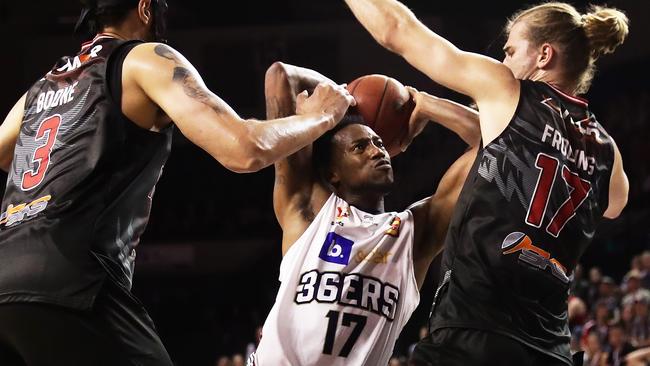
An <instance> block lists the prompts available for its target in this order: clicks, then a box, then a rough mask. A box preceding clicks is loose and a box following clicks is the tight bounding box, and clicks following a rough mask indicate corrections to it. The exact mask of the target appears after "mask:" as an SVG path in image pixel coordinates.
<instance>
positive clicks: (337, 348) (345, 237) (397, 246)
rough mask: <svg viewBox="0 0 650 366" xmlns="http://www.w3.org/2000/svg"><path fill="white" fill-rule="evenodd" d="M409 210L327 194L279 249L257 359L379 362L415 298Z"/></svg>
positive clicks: (262, 362) (267, 361) (290, 362)
mask: <svg viewBox="0 0 650 366" xmlns="http://www.w3.org/2000/svg"><path fill="white" fill-rule="evenodd" d="M412 238H413V220H412V216H411V214H410V212H409V211H405V212H402V213H399V214H397V213H385V214H380V215H371V214H367V213H365V212H363V211H359V210H357V209H355V208H354V207H350V206H348V205H347V203H346V202H345V201H343V200H341V199H340V198H338V197H336V196H334V195H332V196H331V197H330V199H329V200H328V202H327V203H326V204H325V206H324V207H323V209H322V210H321V212H320V213H319V214H318V216H317V217H316V219H315V220H314V221H313V223H312V224H311V225H310V227H309V228H308V229H307V231H306V232H305V233H304V234H303V235H302V236H301V238H300V239H298V240H297V241H296V243H295V244H294V245H293V246H292V247H291V249H290V250H289V251H288V252H287V254H286V255H285V257H284V259H283V261H282V265H281V269H280V281H281V286H280V290H279V292H278V295H277V298H276V303H275V305H274V307H273V309H272V310H271V312H270V314H269V316H268V318H267V320H266V322H265V324H264V329H263V333H262V341H261V343H260V346H259V348H258V351H257V352H256V357H257V362H256V364H257V365H261V366H267V365H380V364H385V363H387V362H388V358H389V357H390V355H391V354H392V351H393V346H394V343H395V340H396V339H397V337H398V335H399V333H400V331H401V330H402V327H403V326H404V324H405V323H406V321H407V320H408V318H409V317H410V315H411V313H412V312H413V310H414V309H415V307H416V306H417V304H418V301H419V293H418V290H417V284H416V282H415V277H414V275H413V258H412V243H413V239H412Z"/></svg>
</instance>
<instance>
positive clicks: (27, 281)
mask: <svg viewBox="0 0 650 366" xmlns="http://www.w3.org/2000/svg"><path fill="white" fill-rule="evenodd" d="M134 43H135V42H124V41H120V40H117V39H115V38H112V37H109V36H106V35H98V36H97V37H95V39H94V40H93V41H91V42H89V43H86V44H84V45H83V46H82V48H81V51H80V52H79V53H78V54H77V55H75V56H71V57H63V58H61V59H60V60H59V61H58V62H57V64H56V65H55V66H54V68H53V69H52V70H51V71H50V72H49V73H48V74H47V75H46V76H45V77H43V78H42V79H41V80H39V81H38V82H36V83H35V84H34V85H33V86H32V87H31V88H30V90H29V91H28V93H27V99H26V103H25V110H24V119H23V122H22V125H21V128H20V135H19V136H18V140H17V143H16V147H15V152H14V159H13V162H12V165H11V169H10V171H9V176H8V178H7V186H6V190H5V195H4V198H3V202H2V216H1V217H0V261H1V263H2V264H1V265H0V303H1V302H15V301H40V302H47V303H53V304H59V305H64V306H71V307H76V308H87V307H89V306H91V305H92V302H93V299H94V297H95V295H96V293H97V291H98V290H99V288H100V287H101V285H102V283H103V281H104V280H105V279H106V277H107V276H109V277H110V278H111V279H112V280H113V281H116V282H117V283H119V284H121V285H123V286H125V287H127V288H130V285H131V278H132V275H133V264H134V259H135V251H134V247H135V246H136V245H137V244H138V241H139V237H140V235H141V234H142V232H143V230H144V228H145V226H146V224H147V220H148V217H149V211H150V206H151V199H152V195H153V192H154V185H155V184H156V182H157V181H158V178H159V177H160V174H161V173H162V168H163V165H164V163H165V162H166V160H167V157H168V155H169V152H170V149H171V133H172V128H171V127H170V128H166V129H165V130H164V131H163V132H161V133H156V132H151V131H148V130H144V129H142V128H140V127H138V126H137V125H135V124H134V123H133V122H131V121H130V120H128V118H127V117H126V116H124V115H123V114H122V112H121V107H120V100H121V65H122V60H123V58H124V57H125V55H126V52H125V50H129V49H130V48H132V47H133V46H134ZM109 74H110V75H109ZM111 88H113V89H118V90H111Z"/></svg>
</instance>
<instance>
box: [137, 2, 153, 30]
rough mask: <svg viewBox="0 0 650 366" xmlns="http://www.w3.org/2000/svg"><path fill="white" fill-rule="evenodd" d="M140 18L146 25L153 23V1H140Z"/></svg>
mask: <svg viewBox="0 0 650 366" xmlns="http://www.w3.org/2000/svg"><path fill="white" fill-rule="evenodd" d="M138 18H140V20H141V21H142V23H144V24H147V25H148V24H150V23H151V22H152V21H153V13H152V11H151V0H140V2H139V3H138Z"/></svg>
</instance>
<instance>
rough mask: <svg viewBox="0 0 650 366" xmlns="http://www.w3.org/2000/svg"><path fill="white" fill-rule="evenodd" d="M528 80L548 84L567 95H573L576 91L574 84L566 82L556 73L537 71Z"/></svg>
mask: <svg viewBox="0 0 650 366" xmlns="http://www.w3.org/2000/svg"><path fill="white" fill-rule="evenodd" d="M528 79H530V80H533V81H543V82H546V83H549V84H551V85H553V86H554V87H556V88H558V89H560V90H562V91H563V92H565V93H566V94H569V95H575V93H576V90H577V89H578V85H576V83H570V82H567V81H565V80H564V79H563V78H561V77H559V76H558V75H556V73H554V72H550V71H545V70H537V71H536V72H534V73H533V74H532V75H531V76H530V77H529V78H528Z"/></svg>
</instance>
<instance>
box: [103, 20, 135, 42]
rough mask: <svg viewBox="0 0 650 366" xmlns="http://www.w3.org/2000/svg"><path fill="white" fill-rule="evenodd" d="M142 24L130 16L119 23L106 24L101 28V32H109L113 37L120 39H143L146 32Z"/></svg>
mask: <svg viewBox="0 0 650 366" xmlns="http://www.w3.org/2000/svg"><path fill="white" fill-rule="evenodd" d="M144 32H145V30H144V29H143V27H142V25H141V24H139V23H138V22H137V20H134V19H132V17H130V18H127V19H126V20H124V21H123V22H122V23H120V24H119V25H112V26H107V27H104V29H102V31H101V33H105V34H110V35H111V36H113V37H115V38H119V39H122V40H130V39H141V40H145V37H146V33H144Z"/></svg>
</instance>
